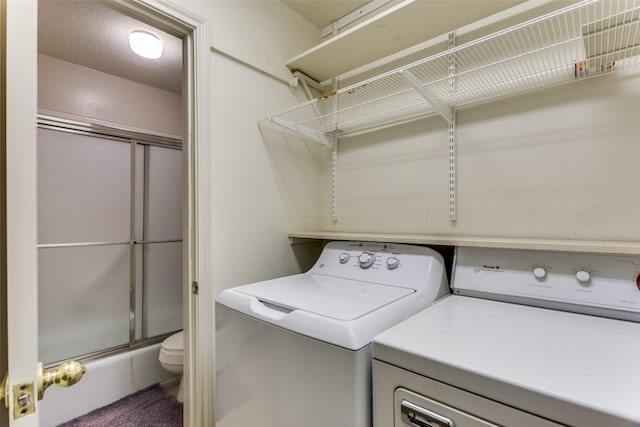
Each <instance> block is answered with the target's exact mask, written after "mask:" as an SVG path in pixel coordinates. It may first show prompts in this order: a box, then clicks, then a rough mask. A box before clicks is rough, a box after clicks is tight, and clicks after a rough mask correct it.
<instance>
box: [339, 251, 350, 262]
mask: <svg viewBox="0 0 640 427" xmlns="http://www.w3.org/2000/svg"><path fill="white" fill-rule="evenodd" d="M338 259H339V260H340V264H346V263H347V261H349V254H348V253H346V252H342V253H341V254H340V255H339V256H338Z"/></svg>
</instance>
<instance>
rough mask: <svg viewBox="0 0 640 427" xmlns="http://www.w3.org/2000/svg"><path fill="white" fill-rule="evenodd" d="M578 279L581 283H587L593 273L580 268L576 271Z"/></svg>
mask: <svg viewBox="0 0 640 427" xmlns="http://www.w3.org/2000/svg"><path fill="white" fill-rule="evenodd" d="M576 279H578V282H580V283H587V282H588V281H589V280H591V273H589V272H588V271H585V270H580V271H578V272H576Z"/></svg>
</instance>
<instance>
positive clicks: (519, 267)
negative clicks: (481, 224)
mask: <svg viewBox="0 0 640 427" xmlns="http://www.w3.org/2000/svg"><path fill="white" fill-rule="evenodd" d="M454 268H455V275H454V283H453V288H454V292H456V293H458V294H470V295H471V294H485V295H488V296H489V297H491V298H495V299H504V300H509V301H513V302H518V301H517V299H518V298H522V299H523V300H532V299H533V300H541V301H549V302H554V303H555V304H556V305H562V304H569V305H571V306H576V305H577V306H583V307H594V308H601V309H606V310H616V311H625V312H634V313H636V314H640V288H639V287H638V285H637V283H638V281H640V278H639V277H640V257H638V256H631V255H602V254H578V253H561V252H545V251H528V250H513V249H509V250H507V249H488V248H459V249H458V253H457V257H456V265H455V267H454ZM504 297H507V298H504ZM514 300H515V301H514ZM530 302H531V301H527V302H526V303H530ZM534 305H535V304H534ZM571 311H575V310H571ZM586 311H587V312H588V310H586ZM612 317H615V316H612Z"/></svg>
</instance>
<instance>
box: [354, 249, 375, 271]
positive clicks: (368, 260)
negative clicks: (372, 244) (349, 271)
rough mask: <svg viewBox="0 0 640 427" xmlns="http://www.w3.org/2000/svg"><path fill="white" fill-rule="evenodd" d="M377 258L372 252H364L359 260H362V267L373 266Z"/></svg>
mask: <svg viewBox="0 0 640 427" xmlns="http://www.w3.org/2000/svg"><path fill="white" fill-rule="evenodd" d="M375 260H376V256H375V254H373V253H371V252H362V253H361V254H360V256H359V257H358V262H360V267H362V268H369V267H371V266H372V265H373V263H374V261H375Z"/></svg>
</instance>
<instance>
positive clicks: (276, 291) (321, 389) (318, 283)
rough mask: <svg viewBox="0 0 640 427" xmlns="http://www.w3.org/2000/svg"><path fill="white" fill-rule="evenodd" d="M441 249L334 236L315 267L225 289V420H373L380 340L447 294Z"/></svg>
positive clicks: (330, 426) (294, 424)
mask: <svg viewBox="0 0 640 427" xmlns="http://www.w3.org/2000/svg"><path fill="white" fill-rule="evenodd" d="M448 294H449V288H448V282H447V278H446V273H445V267H444V264H443V260H442V257H441V255H440V254H438V253H437V252H435V251H433V250H431V249H429V248H425V247H418V246H411V245H400V244H390V243H372V242H331V243H328V244H327V245H326V247H325V248H324V250H323V251H322V254H321V255H320V257H319V259H318V261H317V262H316V263H315V265H314V266H313V267H312V268H311V270H309V271H308V272H307V273H303V274H298V275H294V276H288V277H283V278H280V279H274V280H268V281H265V282H260V283H255V284H250V285H246V286H240V287H237V288H233V289H227V290H225V291H223V292H221V293H220V294H219V295H218V296H217V298H216V399H215V401H216V412H215V414H216V423H217V424H216V425H217V426H218V427H244V426H260V427H370V426H371V340H372V339H373V337H374V336H375V335H376V334H378V333H380V332H382V331H384V330H385V329H387V328H389V327H390V326H392V325H394V324H396V323H398V322H400V321H402V320H404V319H406V318H407V317H409V316H411V315H412V314H415V313H417V312H419V311H420V310H422V309H424V308H425V307H427V306H428V305H430V304H432V303H433V302H434V301H436V300H437V299H439V298H441V297H443V296H445V295H448Z"/></svg>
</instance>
